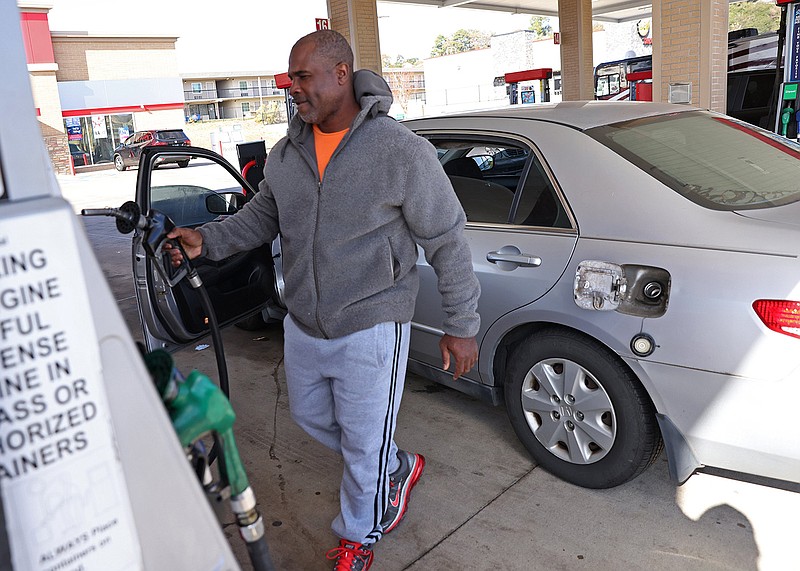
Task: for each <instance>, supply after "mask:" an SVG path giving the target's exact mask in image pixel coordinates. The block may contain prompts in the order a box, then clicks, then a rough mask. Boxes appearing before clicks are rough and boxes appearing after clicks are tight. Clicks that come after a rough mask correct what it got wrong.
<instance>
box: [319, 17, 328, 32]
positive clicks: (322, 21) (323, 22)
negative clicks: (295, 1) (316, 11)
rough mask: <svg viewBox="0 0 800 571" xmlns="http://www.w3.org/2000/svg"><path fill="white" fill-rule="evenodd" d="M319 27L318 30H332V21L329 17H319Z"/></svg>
mask: <svg viewBox="0 0 800 571" xmlns="http://www.w3.org/2000/svg"><path fill="white" fill-rule="evenodd" d="M316 21H317V29H318V30H330V29H331V22H330V20H328V19H327V18H317V19H316Z"/></svg>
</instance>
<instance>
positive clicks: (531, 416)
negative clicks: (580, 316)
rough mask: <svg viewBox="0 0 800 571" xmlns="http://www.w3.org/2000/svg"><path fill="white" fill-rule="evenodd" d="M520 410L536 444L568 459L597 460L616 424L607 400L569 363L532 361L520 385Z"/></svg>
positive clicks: (600, 388) (606, 449) (599, 387)
mask: <svg viewBox="0 0 800 571" xmlns="http://www.w3.org/2000/svg"><path fill="white" fill-rule="evenodd" d="M522 409H523V413H524V414H525V419H526V420H527V421H528V426H530V428H531V431H532V432H533V434H534V436H535V437H536V439H537V440H538V441H539V442H540V443H541V445H542V446H544V447H545V448H547V449H548V450H549V451H550V452H551V453H552V454H553V455H555V456H557V457H558V458H561V459H562V460H565V461H567V462H571V463H573V464H591V463H593V462H597V461H598V460H601V459H602V458H604V457H605V456H606V454H608V452H609V451H610V450H611V447H612V446H613V445H614V439H615V438H616V433H617V422H616V415H615V413H614V406H613V405H612V404H611V398H610V397H609V396H608V393H606V391H605V389H604V388H603V386H602V385H601V384H600V383H599V382H598V381H597V379H596V378H595V377H594V376H593V375H592V374H591V373H590V372H589V371H588V370H586V369H585V368H583V367H582V366H580V365H579V364H577V363H575V362H573V361H569V360H567V359H545V360H543V361H539V362H538V363H536V364H535V365H534V366H533V367H532V368H531V370H530V371H528V374H527V375H526V376H525V380H524V381H523V383H522Z"/></svg>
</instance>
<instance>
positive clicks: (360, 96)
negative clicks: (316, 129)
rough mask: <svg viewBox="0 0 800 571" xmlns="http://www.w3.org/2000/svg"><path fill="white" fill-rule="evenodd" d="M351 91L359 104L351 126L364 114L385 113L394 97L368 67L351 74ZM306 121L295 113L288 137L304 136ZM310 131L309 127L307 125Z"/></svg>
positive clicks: (357, 123) (354, 125)
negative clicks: (359, 107)
mask: <svg viewBox="0 0 800 571" xmlns="http://www.w3.org/2000/svg"><path fill="white" fill-rule="evenodd" d="M353 91H354V92H355V96H356V101H358V104H359V105H360V106H361V112H360V113H359V114H358V115H357V116H356V118H355V119H354V120H353V125H352V126H351V128H354V127H357V126H358V125H359V124H360V123H361V122H362V121H363V120H364V117H365V116H366V115H369V116H371V117H376V116H377V115H379V114H383V115H386V114H387V113H389V108H390V107H391V106H392V102H393V101H394V97H392V90H391V89H389V84H388V83H386V80H385V79H383V78H382V77H381V76H380V75H378V74H377V73H375V72H374V71H372V70H370V69H359V70H358V71H356V72H355V73H354V74H353ZM306 128H307V123H306V122H305V121H303V120H302V119H301V118H300V115H298V114H295V116H294V117H292V120H291V122H290V123H289V130H288V135H289V138H290V139H298V138H299V139H302V138H304V136H305V135H304V129H306ZM309 132H310V127H309Z"/></svg>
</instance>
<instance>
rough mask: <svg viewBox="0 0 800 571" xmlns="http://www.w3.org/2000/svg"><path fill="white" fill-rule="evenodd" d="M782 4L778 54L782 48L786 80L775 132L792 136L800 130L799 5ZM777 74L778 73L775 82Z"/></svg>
mask: <svg viewBox="0 0 800 571" xmlns="http://www.w3.org/2000/svg"><path fill="white" fill-rule="evenodd" d="M777 4H778V5H781V9H782V12H781V28H780V30H779V40H778V58H780V57H781V50H782V48H783V46H784V45H785V48H786V49H785V50H783V52H784V53H783V78H782V79H783V82H782V83H781V84H780V90H779V91H778V105H777V110H778V111H777V113H776V117H775V132H776V133H778V134H779V135H782V136H784V137H787V138H789V139H797V138H798V134H800V115H798V113H799V112H800V108H798V107H799V105H798V97H797V92H798V86H800V9H798V2H789V1H786V0H777ZM777 81H778V78H777V77H776V83H777Z"/></svg>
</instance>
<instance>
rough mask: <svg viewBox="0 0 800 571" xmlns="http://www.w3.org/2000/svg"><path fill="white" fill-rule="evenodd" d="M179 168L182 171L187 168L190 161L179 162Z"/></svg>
mask: <svg viewBox="0 0 800 571" xmlns="http://www.w3.org/2000/svg"><path fill="white" fill-rule="evenodd" d="M178 166H179V167H181V168H182V169H185V168H186V167H188V166H189V161H178Z"/></svg>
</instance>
